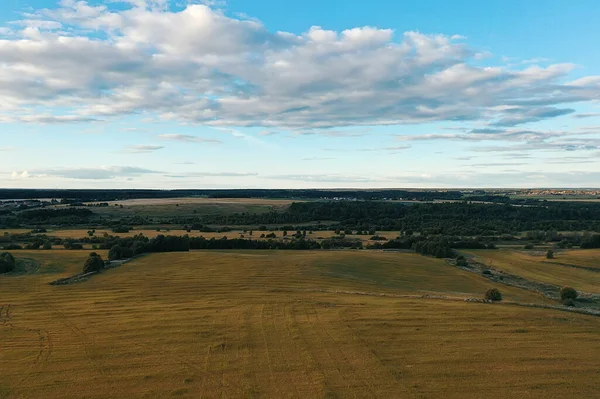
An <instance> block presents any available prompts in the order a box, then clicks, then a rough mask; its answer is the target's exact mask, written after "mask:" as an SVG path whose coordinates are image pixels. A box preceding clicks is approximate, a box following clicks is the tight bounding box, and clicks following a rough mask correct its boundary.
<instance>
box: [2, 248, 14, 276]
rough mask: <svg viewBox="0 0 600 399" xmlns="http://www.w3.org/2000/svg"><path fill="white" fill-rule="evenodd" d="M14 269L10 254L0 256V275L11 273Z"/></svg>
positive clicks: (12, 258)
mask: <svg viewBox="0 0 600 399" xmlns="http://www.w3.org/2000/svg"><path fill="white" fill-rule="evenodd" d="M14 269H15V258H14V257H13V256H12V254H11V253H10V252H3V253H1V254H0V273H8V272H12V271H13V270H14Z"/></svg>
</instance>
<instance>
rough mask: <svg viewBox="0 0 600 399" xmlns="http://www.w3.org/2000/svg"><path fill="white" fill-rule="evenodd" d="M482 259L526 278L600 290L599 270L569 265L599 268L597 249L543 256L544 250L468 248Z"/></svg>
mask: <svg viewBox="0 0 600 399" xmlns="http://www.w3.org/2000/svg"><path fill="white" fill-rule="evenodd" d="M468 252H469V253H471V254H472V255H474V256H475V257H476V258H477V259H478V260H479V261H481V262H482V263H484V264H486V265H489V266H490V267H493V268H495V269H499V270H503V271H506V272H508V273H512V274H516V275H519V276H522V277H525V278H526V279H530V280H536V281H541V282H544V283H549V284H555V285H559V286H565V285H568V286H572V287H575V288H576V289H577V290H581V291H585V292H592V293H600V274H598V273H597V272H594V271H591V270H585V269H580V268H576V267H572V266H580V267H589V268H600V264H599V263H598V262H597V260H599V259H600V250H574V251H567V250H565V251H560V252H558V253H555V259H546V256H545V253H543V252H540V253H536V252H531V253H528V252H524V251H511V250H493V251H468Z"/></svg>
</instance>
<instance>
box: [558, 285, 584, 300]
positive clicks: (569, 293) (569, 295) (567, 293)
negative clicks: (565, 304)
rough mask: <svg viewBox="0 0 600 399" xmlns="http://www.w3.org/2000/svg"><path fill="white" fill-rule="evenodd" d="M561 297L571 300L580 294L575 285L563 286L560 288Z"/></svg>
mask: <svg viewBox="0 0 600 399" xmlns="http://www.w3.org/2000/svg"><path fill="white" fill-rule="evenodd" d="M559 294H560V299H561V300H563V301H564V300H567V299H571V300H573V301H574V300H575V299H577V296H578V295H579V294H578V293H577V290H575V288H573V287H562V288H561V289H560V293H559Z"/></svg>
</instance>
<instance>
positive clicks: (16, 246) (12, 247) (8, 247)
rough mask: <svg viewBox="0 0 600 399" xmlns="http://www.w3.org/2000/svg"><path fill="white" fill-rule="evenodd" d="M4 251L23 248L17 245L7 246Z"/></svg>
mask: <svg viewBox="0 0 600 399" xmlns="http://www.w3.org/2000/svg"><path fill="white" fill-rule="evenodd" d="M4 249H5V250H12V249H23V247H22V246H20V245H18V244H9V245H7V246H5V247H4Z"/></svg>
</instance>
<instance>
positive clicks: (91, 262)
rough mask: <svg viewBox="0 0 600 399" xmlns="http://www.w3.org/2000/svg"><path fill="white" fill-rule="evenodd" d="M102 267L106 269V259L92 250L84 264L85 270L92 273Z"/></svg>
mask: <svg viewBox="0 0 600 399" xmlns="http://www.w3.org/2000/svg"><path fill="white" fill-rule="evenodd" d="M102 269H104V261H103V260H102V257H101V256H100V255H98V254H97V253H96V252H92V253H91V254H90V256H88V258H87V259H86V260H85V263H84V264H83V272H84V273H91V272H97V271H100V270H102Z"/></svg>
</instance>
